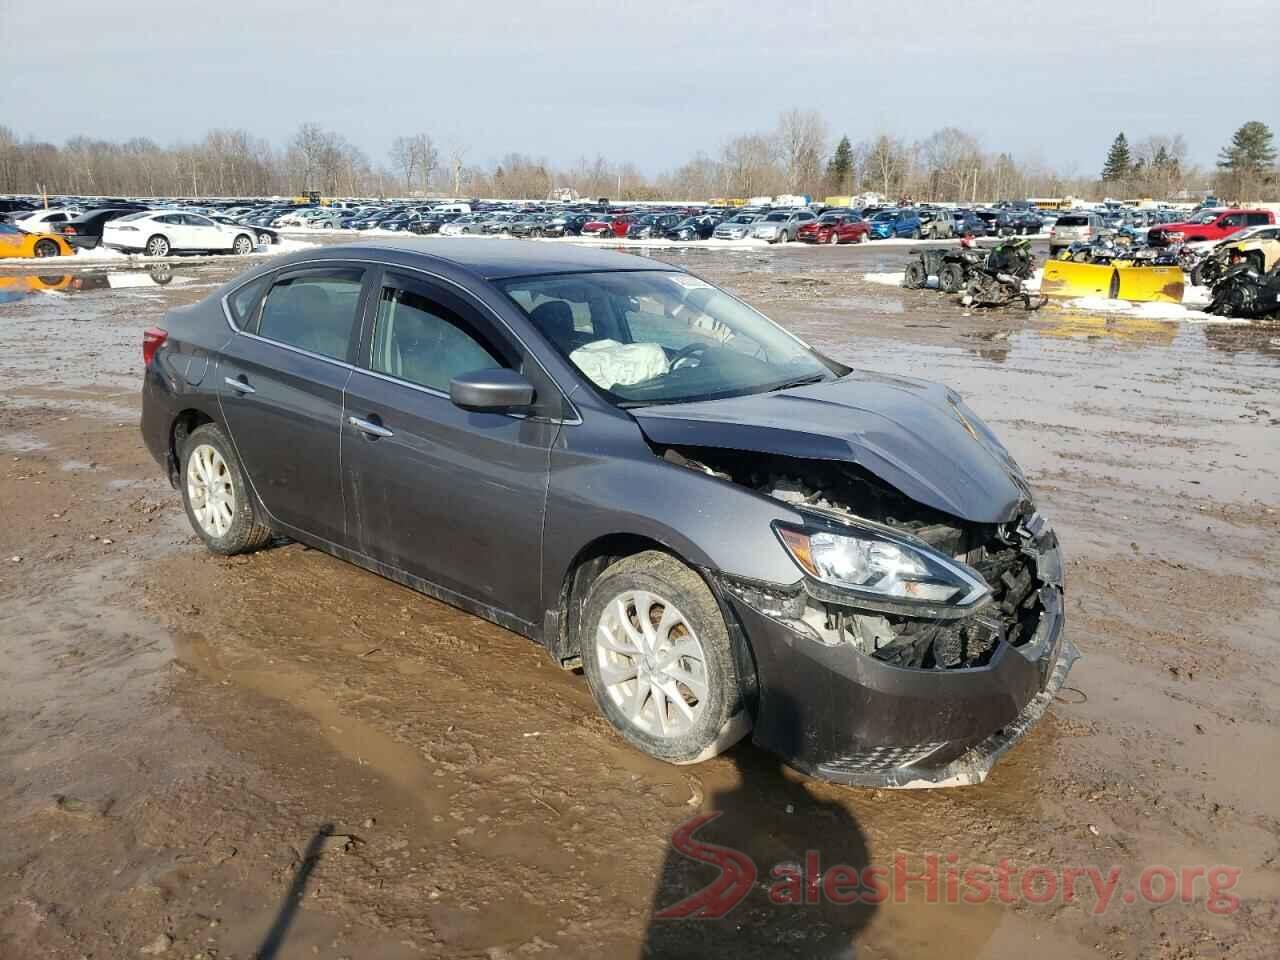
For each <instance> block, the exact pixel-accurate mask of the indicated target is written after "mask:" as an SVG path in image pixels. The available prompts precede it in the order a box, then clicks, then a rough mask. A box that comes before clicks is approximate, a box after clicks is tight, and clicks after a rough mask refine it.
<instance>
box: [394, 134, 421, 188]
mask: <svg viewBox="0 0 1280 960" xmlns="http://www.w3.org/2000/svg"><path fill="white" fill-rule="evenodd" d="M413 141H414V138H413V137H396V138H395V139H394V140H393V141H391V150H390V152H389V153H388V154H387V158H388V159H389V160H390V161H391V169H393V170H395V171H396V172H398V173H400V174H402V175H403V176H404V192H405V193H408V192H409V191H410V190H412V189H413V175H414V173H415V172H416V171H417V169H418V151H417V149H416V146H415V144H414V142H413Z"/></svg>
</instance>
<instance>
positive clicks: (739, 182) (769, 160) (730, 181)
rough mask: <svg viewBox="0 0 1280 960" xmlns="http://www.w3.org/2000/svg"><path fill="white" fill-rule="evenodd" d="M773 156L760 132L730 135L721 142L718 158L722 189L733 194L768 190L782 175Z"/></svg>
mask: <svg viewBox="0 0 1280 960" xmlns="http://www.w3.org/2000/svg"><path fill="white" fill-rule="evenodd" d="M774 156H775V151H774V144H773V142H772V141H771V139H770V138H769V137H767V136H765V135H763V134H759V133H752V134H747V135H746V136H741V137H734V138H733V139H732V140H730V141H729V142H728V143H726V144H725V145H724V151H723V153H722V155H721V160H720V167H721V173H722V175H723V176H724V184H725V190H726V192H727V193H728V194H729V195H730V196H737V197H752V196H756V195H759V194H763V193H764V192H765V191H768V192H770V193H772V192H773V188H774V186H776V185H777V183H778V181H779V180H780V179H782V176H783V175H782V173H781V171H779V169H778V164H777V162H776V161H775V159H774Z"/></svg>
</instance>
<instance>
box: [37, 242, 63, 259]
mask: <svg viewBox="0 0 1280 960" xmlns="http://www.w3.org/2000/svg"><path fill="white" fill-rule="evenodd" d="M61 252H62V251H61V250H59V249H58V245H57V244H56V243H54V242H53V241H52V240H37V241H36V245H35V249H34V250H32V253H34V254H35V255H36V256H37V257H56V256H58V255H59V254H60V253H61Z"/></svg>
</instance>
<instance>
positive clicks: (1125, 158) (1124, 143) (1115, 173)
mask: <svg viewBox="0 0 1280 960" xmlns="http://www.w3.org/2000/svg"><path fill="white" fill-rule="evenodd" d="M1132 170H1133V158H1132V157H1131V156H1130V155H1129V141H1128V140H1127V139H1125V135H1124V131H1121V132H1120V133H1119V135H1117V136H1116V138H1115V140H1114V141H1112V143H1111V149H1110V150H1108V151H1107V161H1106V163H1104V164H1103V165H1102V179H1103V180H1124V179H1126V178H1127V177H1128V176H1129V174H1130V173H1131V172H1132Z"/></svg>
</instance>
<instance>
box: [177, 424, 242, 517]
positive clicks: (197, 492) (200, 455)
mask: <svg viewBox="0 0 1280 960" xmlns="http://www.w3.org/2000/svg"><path fill="white" fill-rule="evenodd" d="M187 496H188V497H189V499H190V500H191V512H192V513H194V514H195V517H196V522H197V523H199V524H200V529H201V530H203V531H204V532H205V533H206V534H208V535H209V536H210V537H213V538H214V539H218V538H220V537H222V536H224V535H225V534H226V532H227V531H228V530H230V529H231V523H232V521H233V520H234V519H235V515H236V490H235V486H234V484H233V483H232V482H231V470H230V468H228V467H227V462H226V461H225V460H223V459H222V454H220V453H219V452H218V451H217V449H215V448H214V447H212V446H210V445H209V444H207V443H202V444H200V445H199V446H198V447H196V448H195V449H194V450H192V451H191V454H190V456H188V457H187Z"/></svg>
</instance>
